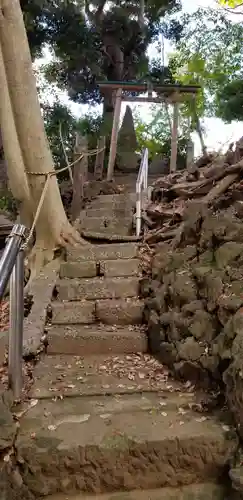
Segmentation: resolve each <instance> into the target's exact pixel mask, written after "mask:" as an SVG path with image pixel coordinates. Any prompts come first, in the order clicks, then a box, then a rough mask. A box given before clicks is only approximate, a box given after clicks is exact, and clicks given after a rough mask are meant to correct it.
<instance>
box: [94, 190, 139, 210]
mask: <svg viewBox="0 0 243 500" xmlns="http://www.w3.org/2000/svg"><path fill="white" fill-rule="evenodd" d="M135 203H136V193H135V192H133V193H122V194H108V195H101V196H99V197H98V198H96V199H95V200H93V201H92V208H93V209H96V208H101V207H106V208H107V209H109V210H116V208H118V210H119V209H120V206H121V204H123V206H124V205H125V206H129V207H130V206H131V205H132V206H133V205H134V204H135Z"/></svg>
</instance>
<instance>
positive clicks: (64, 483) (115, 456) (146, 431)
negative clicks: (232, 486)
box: [16, 410, 237, 495]
mask: <svg viewBox="0 0 243 500" xmlns="http://www.w3.org/2000/svg"><path fill="white" fill-rule="evenodd" d="M30 411H31V410H30ZM164 413H165V412H155V413H154V412H151V411H150V410H149V411H146V410H144V411H137V412H134V413H132V412H123V413H114V414H108V415H107V414H105V415H104V414H103V415H102V418H101V416H100V415H91V414H80V413H78V414H77V413H76V414H73V415H70V414H68V415H65V414H63V415H62V417H61V418H57V419H54V422H55V423H54V424H53V425H49V424H48V423H47V421H46V418H45V416H43V413H42V414H41V415H40V417H39V418H34V419H33V420H31V418H30V414H28V415H27V417H26V419H25V417H24V418H23V419H22V421H21V428H20V432H19V435H18V439H17V443H16V444H17V448H18V451H19V454H20V456H21V457H22V460H23V461H24V463H23V466H22V469H23V477H24V484H26V485H27V486H28V488H29V489H30V491H32V492H34V493H35V494H39V495H48V494H49V495H50V494H54V493H56V492H57V491H59V492H63V493H68V494H70V493H74V492H75V491H77V490H81V491H83V492H93V493H97V494H98V493H102V492H105V491H107V490H108V491H109V490H110V491H111V490H112V491H114V492H115V491H120V490H123V491H124V490H133V489H135V488H138V489H149V488H161V487H168V486H173V487H179V486H183V485H188V484H191V483H199V482H204V481H209V482H210V481H213V480H219V479H220V478H221V476H222V474H223V473H224V471H225V467H226V466H227V463H228V461H229V459H230V458H231V456H232V454H233V453H234V452H235V449H236V445H237V440H236V439H234V438H233V436H232V433H231V432H229V431H228V430H227V431H226V430H225V429H224V428H223V426H222V425H221V424H218V423H217V422H216V420H214V418H210V419H206V420H203V419H202V417H201V418H200V417H198V414H197V413H193V412H190V411H189V412H188V413H187V414H186V415H183V424H182V423H181V422H182V416H181V414H180V413H175V412H174V411H170V410H168V413H167V415H166V416H165V414H164ZM138 423H139V425H138ZM33 471H34V472H35V475H33ZM50 471H51V475H50Z"/></svg>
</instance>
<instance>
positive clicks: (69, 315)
mask: <svg viewBox="0 0 243 500" xmlns="http://www.w3.org/2000/svg"><path fill="white" fill-rule="evenodd" d="M51 308H52V324H53V325H64V324H66V323H69V324H74V325H75V324H89V323H94V321H95V302H94V301H93V300H83V301H80V302H52V304H51Z"/></svg>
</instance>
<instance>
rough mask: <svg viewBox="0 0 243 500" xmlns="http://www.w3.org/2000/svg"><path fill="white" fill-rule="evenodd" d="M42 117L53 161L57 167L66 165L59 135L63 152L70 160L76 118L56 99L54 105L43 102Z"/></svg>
mask: <svg viewBox="0 0 243 500" xmlns="http://www.w3.org/2000/svg"><path fill="white" fill-rule="evenodd" d="M43 117H44V123H45V129H46V134H47V137H48V140H49V144H50V148H51V151H52V156H53V159H54V163H55V165H56V166H58V167H63V166H65V165H66V159H65V154H64V151H63V147H62V141H61V135H62V138H63V144H64V149H65V153H66V155H67V157H68V159H69V162H71V161H72V155H73V148H74V140H75V130H76V120H75V118H74V117H73V115H72V114H71V112H70V111H69V109H68V108H67V107H66V106H64V105H62V104H61V103H60V102H58V101H56V102H55V103H54V105H48V104H45V105H44V106H43ZM60 126H61V135H60Z"/></svg>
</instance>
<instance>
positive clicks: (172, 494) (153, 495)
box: [46, 483, 226, 500]
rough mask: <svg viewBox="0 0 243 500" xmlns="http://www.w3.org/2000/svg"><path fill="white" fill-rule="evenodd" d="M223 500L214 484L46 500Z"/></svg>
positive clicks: (216, 485)
mask: <svg viewBox="0 0 243 500" xmlns="http://www.w3.org/2000/svg"><path fill="white" fill-rule="evenodd" d="M93 499H95V500H225V499H226V490H225V488H224V487H223V486H220V485H218V484H215V483H202V484H191V485H190V486H182V487H181V488H158V489H157V490H144V491H141V490H133V491H127V492H125V491H121V492H119V493H107V494H104V495H83V493H81V494H78V495H63V494H58V495H54V496H53V495H52V496H51V497H49V496H48V497H46V500H93Z"/></svg>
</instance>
